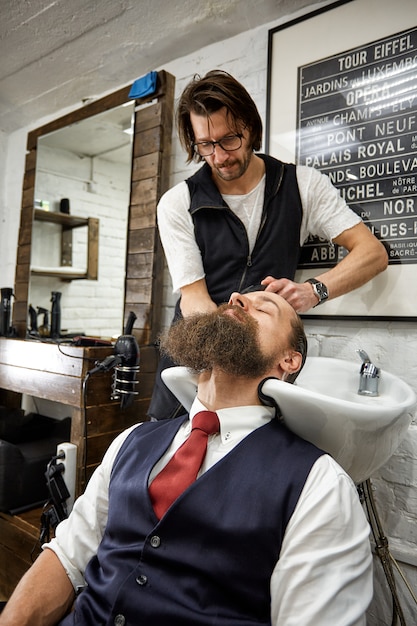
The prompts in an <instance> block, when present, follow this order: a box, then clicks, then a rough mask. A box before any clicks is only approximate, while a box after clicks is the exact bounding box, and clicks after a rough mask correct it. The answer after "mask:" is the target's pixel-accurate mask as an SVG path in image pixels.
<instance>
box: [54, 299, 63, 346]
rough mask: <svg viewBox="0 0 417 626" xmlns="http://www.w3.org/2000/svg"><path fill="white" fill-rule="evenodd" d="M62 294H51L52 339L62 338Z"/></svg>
mask: <svg viewBox="0 0 417 626" xmlns="http://www.w3.org/2000/svg"><path fill="white" fill-rule="evenodd" d="M61 295H62V294H61V292H60V291H52V292H51V302H52V310H51V338H52V339H59V337H60V336H61Z"/></svg>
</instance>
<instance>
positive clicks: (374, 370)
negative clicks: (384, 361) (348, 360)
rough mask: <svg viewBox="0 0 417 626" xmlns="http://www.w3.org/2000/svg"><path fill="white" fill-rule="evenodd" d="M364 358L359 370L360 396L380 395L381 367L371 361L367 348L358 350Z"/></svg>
mask: <svg viewBox="0 0 417 626" xmlns="http://www.w3.org/2000/svg"><path fill="white" fill-rule="evenodd" d="M356 352H357V353H358V354H359V357H360V358H361V359H362V366H361V369H360V372H359V389H358V394H359V395H360V396H378V395H379V393H378V384H379V374H380V369H379V367H376V365H374V364H373V363H371V359H370V358H369V356H368V355H367V354H366V352H365V350H362V349H359V350H356Z"/></svg>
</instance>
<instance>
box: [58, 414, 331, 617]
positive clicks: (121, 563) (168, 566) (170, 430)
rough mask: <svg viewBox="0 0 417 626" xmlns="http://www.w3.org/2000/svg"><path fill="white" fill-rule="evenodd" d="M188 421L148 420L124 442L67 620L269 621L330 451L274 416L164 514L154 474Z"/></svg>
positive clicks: (192, 486) (209, 471) (200, 479)
mask: <svg viewBox="0 0 417 626" xmlns="http://www.w3.org/2000/svg"><path fill="white" fill-rule="evenodd" d="M183 420H184V418H183V417H180V418H177V419H176V420H168V421H166V422H152V423H151V422H148V423H145V424H143V425H142V426H140V427H139V428H137V429H136V430H134V431H133V432H132V433H131V434H130V435H129V436H128V438H127V439H126V441H125V443H124V444H123V446H122V448H121V450H120V451H119V454H118V456H117V457H116V460H115V463H114V467H113V471H112V476H111V481H110V488H109V518H108V523H107V527H106V530H105V534H104V537H103V540H102V542H101V544H100V547H99V550H98V555H97V557H94V558H93V559H92V560H91V562H90V564H89V565H88V567H87V571H86V580H87V583H88V586H87V588H86V589H85V590H84V591H83V592H82V593H81V595H80V596H79V597H78V599H77V603H76V607H75V613H73V614H71V615H70V616H68V617H67V618H66V619H65V620H63V622H62V626H63V625H64V624H65V625H66V626H67V625H70V624H79V625H82V626H92V625H93V624H94V626H98V625H99V624H106V625H110V624H115V623H125V624H126V626H128V625H133V626H139V625H141V626H168V625H169V626H207V625H210V626H214V625H219V626H220V625H221V626H226V625H228V626H255V625H256V626H259V625H260V624H261V625H262V624H263V625H267V624H270V602H271V598H270V577H271V574H272V572H273V569H274V567H275V565H276V562H277V560H278V558H279V553H280V548H281V543H282V539H283V536H284V533H285V529H286V526H287V524H288V521H289V519H290V517H291V515H292V513H293V511H294V508H295V506H296V504H297V501H298V498H299V496H300V493H301V490H302V489H303V486H304V483H305V480H306V478H307V476H308V474H309V472H310V469H311V467H312V465H313V463H314V462H315V461H316V459H317V458H318V457H319V456H320V455H321V454H322V452H321V451H320V450H318V449H317V448H315V447H314V446H313V445H311V444H309V443H307V442H306V441H304V440H302V439H300V438H299V437H297V436H296V435H294V434H293V433H291V432H290V431H288V430H287V428H285V426H283V425H282V424H280V423H279V422H278V421H277V420H276V419H274V420H272V421H271V422H270V423H268V424H267V425H265V426H263V427H261V428H258V429H257V430H255V431H254V432H253V433H251V434H250V435H249V436H248V437H246V438H245V439H244V440H243V441H242V442H241V443H240V444H238V445H237V446H236V447H235V448H234V449H233V450H232V451H231V452H230V453H229V454H228V455H226V457H224V458H223V459H222V460H221V461H219V462H218V463H217V464H216V465H214V466H213V467H212V468H211V469H210V470H208V471H207V472H206V473H205V474H203V476H201V477H200V478H199V479H198V480H197V481H196V482H195V483H194V484H193V485H191V487H189V488H188V489H187V490H186V491H185V492H184V493H183V494H182V495H181V496H180V497H179V498H178V499H177V500H176V501H175V503H174V504H173V505H172V506H171V508H170V509H169V510H168V512H167V513H166V515H165V516H164V517H163V518H162V519H161V520H160V521H158V520H157V518H156V517H155V514H154V512H153V509H152V505H151V502H150V499H149V495H148V487H147V485H148V477H149V473H150V470H151V468H152V467H153V465H154V464H155V463H156V461H157V460H158V459H159V458H160V457H161V456H162V454H163V453H164V451H165V450H166V449H167V447H168V446H169V445H170V443H171V441H172V439H173V437H174V436H175V433H176V432H177V430H178V428H179V427H180V425H181V423H182V422H183ZM117 616H119V618H118V619H119V622H117V621H115V620H116V618H117ZM122 616H123V617H122ZM123 619H125V622H123Z"/></svg>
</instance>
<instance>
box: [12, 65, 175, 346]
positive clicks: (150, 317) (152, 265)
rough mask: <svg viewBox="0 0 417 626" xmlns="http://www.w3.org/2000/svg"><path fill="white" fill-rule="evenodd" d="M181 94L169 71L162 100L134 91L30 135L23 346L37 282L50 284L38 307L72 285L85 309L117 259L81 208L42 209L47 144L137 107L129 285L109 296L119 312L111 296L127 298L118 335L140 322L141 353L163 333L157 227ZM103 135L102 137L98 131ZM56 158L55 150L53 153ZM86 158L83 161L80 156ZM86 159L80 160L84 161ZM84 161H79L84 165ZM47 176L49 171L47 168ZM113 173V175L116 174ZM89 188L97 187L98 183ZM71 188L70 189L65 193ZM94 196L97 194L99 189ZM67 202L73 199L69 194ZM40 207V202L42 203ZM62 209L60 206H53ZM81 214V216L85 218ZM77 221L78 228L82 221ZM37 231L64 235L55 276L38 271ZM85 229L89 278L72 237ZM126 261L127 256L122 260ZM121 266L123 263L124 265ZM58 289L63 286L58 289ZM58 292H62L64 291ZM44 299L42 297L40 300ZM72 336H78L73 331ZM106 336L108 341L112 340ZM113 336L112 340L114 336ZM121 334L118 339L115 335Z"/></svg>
mask: <svg viewBox="0 0 417 626" xmlns="http://www.w3.org/2000/svg"><path fill="white" fill-rule="evenodd" d="M174 86H175V78H174V77H173V76H172V75H170V74H168V73H167V72H165V71H160V72H158V77H157V88H156V91H155V93H153V94H152V95H150V96H146V97H144V98H139V99H136V100H129V98H128V94H129V91H130V85H129V86H128V87H125V88H123V89H120V90H119V91H117V92H115V93H112V94H110V95H108V96H105V97H104V98H101V99H99V100H97V101H94V102H91V103H89V104H86V105H85V106H84V107H82V108H81V109H78V110H76V111H73V112H72V113H70V114H68V115H65V116H63V117H60V118H59V119H57V120H54V121H53V122H50V123H49V124H46V125H45V126H42V127H40V128H38V129H36V130H33V131H32V132H30V133H29V135H28V141H27V155H26V167H25V175H24V182H23V195H22V207H21V218H20V230H19V240H18V250H17V263H16V275H15V285H14V295H15V301H14V305H13V319H12V323H13V327H14V329H15V331H16V333H17V336H18V337H19V338H21V339H24V338H26V337H27V332H28V328H29V323H28V322H29V317H28V311H29V305H30V304H32V303H31V301H30V295H31V294H30V286H31V279H32V278H33V276H41V280H43V282H44V297H43V301H42V302H40V303H37V302H36V303H33V306H36V305H37V306H41V307H45V308H47V305H46V302H45V298H46V295H45V294H46V293H47V292H50V291H53V290H60V289H59V286H62V290H63V291H64V292H65V290H66V289H68V285H69V284H72V285H74V284H81V283H84V284H86V285H87V292H86V295H81V296H77V297H81V301H83V302H85V301H86V300H89V299H90V298H93V294H94V291H95V290H96V284H95V281H96V280H97V278H99V277H100V272H101V271H102V270H103V267H101V266H102V265H103V263H100V258H101V257H102V256H103V255H104V254H111V249H112V245H111V244H108V243H106V244H103V243H102V241H101V239H100V238H101V234H100V227H101V224H100V221H101V218H97V217H96V216H94V215H89V214H87V215H86V214H85V213H84V214H82V215H80V216H79V215H78V214H77V213H78V212H77V206H74V207H72V203H71V209H70V213H69V214H66V213H65V212H62V211H60V210H59V209H58V210H57V207H56V206H55V207H49V209H51V208H53V209H54V210H49V212H48V214H47V213H46V211H45V209H44V207H42V206H38V207H36V206H35V204H39V201H40V199H39V198H38V197H37V195H38V194H37V192H36V190H37V189H39V186H38V187H37V177H38V175H39V171H38V168H37V161H38V160H39V158H38V157H39V154H40V153H39V150H40V146H41V144H42V143H47V141H46V138H48V137H49V138H51V137H52V138H54V137H55V134H56V133H57V132H59V131H63V130H64V129H68V128H70V130H71V129H72V130H73V132H72V133H71V134H72V138H73V139H74V137H75V128H76V125H77V124H80V123H84V122H86V121H88V120H93V119H95V120H97V119H98V118H99V116H100V115H103V114H104V113H105V112H115V111H118V110H119V111H120V110H121V107H122V106H123V105H125V104H126V103H128V102H131V103H133V104H132V112H133V117H134V123H133V127H132V128H133V143H132V147H131V149H132V152H131V161H130V164H129V167H130V171H129V177H130V184H129V188H128V212H127V214H126V226H125V228H126V237H127V238H126V243H125V248H124V250H125V251H124V252H123V267H124V270H125V271H124V272H123V277H122V280H121V282H120V284H119V285H113V286H112V287H111V289H109V296H108V300H107V304H106V306H107V307H108V309H111V307H112V294H111V292H112V291H113V293H117V294H118V295H119V296H121V300H122V309H123V310H122V312H121V318H122V319H120V326H119V329H118V330H119V333H118V334H120V333H121V332H123V328H124V326H125V323H126V320H127V317H128V315H129V312H130V311H132V312H133V313H135V315H136V318H137V319H136V321H135V324H134V329H133V334H135V336H136V338H137V340H138V342H139V344H140V345H148V344H150V343H152V342H153V341H154V340H155V339H156V337H157V335H158V333H159V331H160V324H161V303H162V278H163V266H164V260H163V252H162V249H161V246H160V242H159V237H158V233H157V227H156V205H157V202H158V200H159V198H160V196H161V195H162V193H163V192H164V191H165V190H166V189H167V188H168V186H169V158H170V150H171V136H172V124H173V110H174ZM95 132H96V134H97V133H98V132H100V131H99V130H97V131H95ZM49 149H50V150H51V147H49ZM78 156H79V155H78ZM83 156H84V155H81V157H83ZM81 157H80V158H81ZM44 169H46V170H47V169H48V168H44ZM110 171H112V169H111V166H110ZM84 182H85V184H90V185H91V184H92V183H94V176H91V179H90V180H89V181H87V182H86V181H84ZM63 186H64V185H63ZM93 191H94V189H93ZM61 195H62V196H65V195H67V194H65V193H62V194H61ZM35 201H37V202H35ZM54 202H55V204H56V200H54ZM81 213H82V212H81ZM77 218H79V219H78V221H77ZM35 222H36V227H37V229H38V230H39V227H40V228H41V229H42V228H44V229H47V228H49V227H51V228H52V229H55V231H57V230H59V232H61V231H62V238H61V244H60V245H61V250H60V252H59V258H60V260H59V261H58V265H59V266H60V267H59V268H58V270H56V268H55V267H52V268H49V269H48V268H47V269H45V268H42V267H41V268H39V267H37V268H36V267H34V251H35V247H36V246H35V240H34V235H35V234H36V231H35V227H34V226H35ZM83 228H84V231H85V233H84V239H85V241H86V242H87V243H86V244H85V247H86V250H87V253H86V262H85V267H84V268H83V269H82V270H79V269H78V268H76V265H77V263H76V261H75V260H74V258H72V257H73V256H74V255H75V242H74V241H73V239H72V237H73V232H74V231H75V229H77V230H79V231H81V230H82V229H83ZM54 241H55V239H54V237H53V236H52V235H51V234H49V235H47V236H46V238H45V241H44V240H42V242H41V244H40V245H39V243H38V244H37V246H38V248H39V247H41V248H44V247H45V249H47V248H49V247H53V248H54V247H56V244H55V243H54ZM118 256H120V253H118ZM119 261H120V259H119ZM57 281H59V282H58V283H57ZM57 285H58V287H57ZM40 293H42V291H41V292H40ZM62 300H63V301H62V309H63V326H65V327H67V326H68V327H70V324H69V323H68V322H67V321H66V318H65V307H66V303H65V297H64V295H63V298H62ZM91 306H92V308H93V310H94V311H95V313H96V315H97V316H100V315H101V314H102V311H103V308H105V307H103V305H102V304H98V305H95V304H93V303H92V305H91ZM82 326H83V325H82V324H81V326H80V325H77V324H75V327H74V331H75V332H77V331H79V332H80V334H82V333H83V332H84V330H85V329H84V328H83V327H82ZM70 330H71V328H70ZM87 330H88V332H87V333H85V334H89V335H91V334H94V335H95V336H97V335H101V334H103V333H101V332H100V331H98V332H94V328H92V327H89V328H88V329H87ZM105 334H106V333H105ZM112 334H113V333H112ZM116 334H117V333H116Z"/></svg>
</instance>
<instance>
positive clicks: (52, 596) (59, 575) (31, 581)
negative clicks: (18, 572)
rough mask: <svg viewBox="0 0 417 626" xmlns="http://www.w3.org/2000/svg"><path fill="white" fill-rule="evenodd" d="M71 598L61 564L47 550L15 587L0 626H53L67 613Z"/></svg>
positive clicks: (0, 616) (72, 597) (70, 590)
mask: <svg viewBox="0 0 417 626" xmlns="http://www.w3.org/2000/svg"><path fill="white" fill-rule="evenodd" d="M74 598H75V593H74V589H73V586H72V584H71V582H70V580H69V578H68V576H67V574H66V572H65V570H64V568H63V567H62V565H61V562H60V561H59V559H58V557H57V556H56V555H55V553H54V552H52V550H48V549H46V550H44V551H43V552H42V554H40V555H39V557H38V558H37V559H36V561H35V563H34V564H33V565H32V567H31V568H30V569H29V570H28V571H27V572H26V574H25V575H24V576H23V578H22V579H21V581H20V582H19V584H18V585H17V587H16V589H15V591H14V592H13V594H12V596H11V598H10V600H9V601H8V602H7V604H6V607H5V609H4V611H3V613H2V614H1V615H0V626H54V625H55V624H56V623H57V622H58V621H59V620H60V619H61V618H62V617H64V615H66V613H68V611H69V610H70V608H71V605H72V603H73V602H74Z"/></svg>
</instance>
